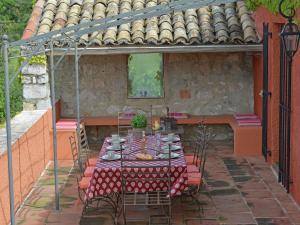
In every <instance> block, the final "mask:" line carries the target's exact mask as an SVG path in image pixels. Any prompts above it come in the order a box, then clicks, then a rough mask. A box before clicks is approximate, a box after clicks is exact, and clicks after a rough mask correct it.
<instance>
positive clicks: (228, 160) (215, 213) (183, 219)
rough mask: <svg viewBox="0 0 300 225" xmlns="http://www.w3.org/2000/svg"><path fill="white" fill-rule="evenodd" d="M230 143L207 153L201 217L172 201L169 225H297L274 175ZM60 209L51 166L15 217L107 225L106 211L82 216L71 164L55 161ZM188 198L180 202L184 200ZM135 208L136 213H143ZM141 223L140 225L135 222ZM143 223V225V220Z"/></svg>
mask: <svg viewBox="0 0 300 225" xmlns="http://www.w3.org/2000/svg"><path fill="white" fill-rule="evenodd" d="M230 146H231V144H229V143H215V144H214V145H213V147H211V148H210V149H209V154H208V161H207V167H206V180H207V187H206V191H207V192H206V193H202V194H200V195H199V199H200V200H201V202H202V203H203V208H204V213H203V214H202V215H201V214H199V212H198V211H197V210H195V209H196V207H195V205H194V204H187V203H184V207H183V206H182V204H180V199H177V200H176V201H174V207H173V223H172V224H174V225H181V224H184V225H196V224H197V225H201V224H205V225H221V224H223V225H225V224H226V225H238V224H247V225H254V224H256V225H291V224H293V225H296V224H300V209H299V207H298V206H297V205H296V204H295V202H294V201H293V200H292V199H291V198H290V196H289V195H288V194H286V192H285V190H284V189H283V188H282V187H281V186H280V185H279V184H278V183H277V180H276V177H275V175H274V173H273V171H272V170H271V168H270V166H269V165H267V164H266V163H265V162H264V160H263V159H262V158H260V159H257V158H251V157H249V158H236V157H234V156H233V154H232V152H233V151H232V148H231V147H230ZM59 165H60V169H59V177H60V185H61V186H60V193H61V211H59V212H56V211H54V210H53V201H54V194H53V192H54V186H53V184H54V181H53V170H52V164H50V165H49V168H48V169H46V171H45V173H44V174H43V176H42V177H41V179H40V180H39V182H38V183H37V184H36V187H35V189H34V191H33V192H32V194H31V195H30V196H29V198H28V199H27V200H26V201H25V202H24V205H23V206H22V207H21V209H20V210H19V211H18V213H17V222H18V224H22V225H42V224H47V225H58V224H60V225H75V224H81V225H94V224H95V225H96V224H97V225H111V224H112V220H111V218H110V216H109V214H108V212H107V209H106V211H103V210H99V211H92V212H90V213H88V214H87V216H85V217H82V216H81V212H82V205H81V203H80V201H79V200H78V197H77V188H76V178H75V173H76V172H75V170H71V168H72V162H70V161H63V162H60V163H59ZM186 200H187V199H183V201H184V202H185V201H186ZM143 210H147V209H143V208H141V209H139V210H138V211H137V212H136V213H137V215H142V214H143ZM135 224H139V225H142V223H135ZM144 224H147V223H146V222H145V223H144Z"/></svg>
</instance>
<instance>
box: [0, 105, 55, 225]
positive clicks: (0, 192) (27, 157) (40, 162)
mask: <svg viewBox="0 0 300 225" xmlns="http://www.w3.org/2000/svg"><path fill="white" fill-rule="evenodd" d="M51 128H52V125H51V110H48V111H47V112H46V113H45V114H44V115H43V116H42V117H41V118H40V119H39V120H38V121H37V122H36V123H35V124H34V125H33V126H32V127H31V128H29V129H28V131H27V132H26V133H24V134H23V135H22V136H21V137H20V138H19V139H17V141H16V142H15V143H14V144H13V146H12V155H13V175H14V192H15V208H16V209H17V208H18V207H19V206H20V204H21V203H22V201H24V198H25V197H26V196H27V195H28V193H29V192H30V190H31V188H32V186H33V185H34V183H35V182H36V181H37V179H38V178H39V176H40V174H41V173H42V171H43V170H44V169H45V166H46V165H47V164H48V162H49V159H50V158H51V157H52V149H51V147H50V146H51V143H52V136H51V133H50V130H51ZM9 210H10V209H9V191H8V171H7V154H6V153H4V154H2V155H1V156H0V224H1V225H5V224H8V223H9V220H10V216H9Z"/></svg>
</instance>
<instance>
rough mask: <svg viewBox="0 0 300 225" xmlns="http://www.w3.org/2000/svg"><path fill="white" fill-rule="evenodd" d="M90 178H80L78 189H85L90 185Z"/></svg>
mask: <svg viewBox="0 0 300 225" xmlns="http://www.w3.org/2000/svg"><path fill="white" fill-rule="evenodd" d="M91 179H92V178H91V177H82V178H81V180H80V181H79V188H80V189H87V188H88V187H89V185H90V181H91Z"/></svg>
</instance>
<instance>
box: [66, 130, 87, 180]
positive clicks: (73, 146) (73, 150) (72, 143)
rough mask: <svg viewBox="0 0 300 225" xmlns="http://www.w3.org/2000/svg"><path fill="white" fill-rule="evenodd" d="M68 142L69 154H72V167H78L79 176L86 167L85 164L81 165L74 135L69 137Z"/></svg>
mask: <svg viewBox="0 0 300 225" xmlns="http://www.w3.org/2000/svg"><path fill="white" fill-rule="evenodd" d="M69 141H70V147H71V153H72V157H73V162H74V165H75V166H78V167H79V170H80V174H83V173H84V170H85V168H86V166H85V163H82V160H81V157H80V155H79V153H78V145H77V142H76V138H75V134H74V135H71V136H70V137H69Z"/></svg>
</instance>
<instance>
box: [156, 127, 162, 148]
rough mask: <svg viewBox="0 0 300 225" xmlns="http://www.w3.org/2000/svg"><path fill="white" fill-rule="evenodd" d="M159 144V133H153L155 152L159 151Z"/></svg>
mask: <svg viewBox="0 0 300 225" xmlns="http://www.w3.org/2000/svg"><path fill="white" fill-rule="evenodd" d="M160 143H161V133H160V132H159V131H156V132H155V148H156V149H157V152H159V151H160Z"/></svg>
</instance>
